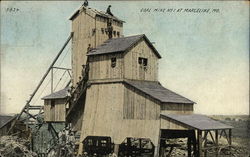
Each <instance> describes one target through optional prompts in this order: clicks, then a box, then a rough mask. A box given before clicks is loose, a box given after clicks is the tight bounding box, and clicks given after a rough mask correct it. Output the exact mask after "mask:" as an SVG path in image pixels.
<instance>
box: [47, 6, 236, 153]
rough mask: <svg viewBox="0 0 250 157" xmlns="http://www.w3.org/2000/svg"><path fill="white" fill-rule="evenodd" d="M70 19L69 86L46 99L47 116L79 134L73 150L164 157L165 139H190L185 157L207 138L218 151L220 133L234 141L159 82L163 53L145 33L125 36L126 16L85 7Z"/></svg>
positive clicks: (203, 149)
mask: <svg viewBox="0 0 250 157" xmlns="http://www.w3.org/2000/svg"><path fill="white" fill-rule="evenodd" d="M70 20H71V21H72V33H71V36H70V39H71V38H72V57H71V58H72V79H71V82H72V87H70V88H69V87H67V88H65V89H63V90H61V91H58V92H55V93H52V94H51V95H48V96H46V97H44V98H43V99H44V100H45V106H44V112H45V122H48V123H52V122H64V121H65V122H66V123H67V124H69V125H68V126H70V127H71V130H72V131H73V132H77V134H79V135H80V138H79V142H78V144H77V145H78V146H77V147H76V148H78V150H77V153H78V155H81V154H85V153H87V154H89V155H95V154H97V156H101V155H107V154H110V153H115V154H117V155H118V156H166V154H165V150H166V148H167V147H171V148H170V152H169V154H171V150H172V149H173V147H175V146H176V144H169V143H167V139H174V138H188V140H187V147H188V151H187V154H186V156H203V155H206V153H207V150H208V149H209V148H207V137H208V136H211V138H212V139H213V144H214V145H213V146H212V147H211V149H215V150H216V151H215V152H216V156H217V155H218V154H219V145H218V134H219V133H220V134H221V135H223V134H225V135H226V137H228V143H229V147H230V146H231V142H232V141H231V129H232V127H231V126H228V125H225V124H221V123H219V122H217V121H214V120H212V119H210V118H208V117H206V116H202V115H197V114H194V113H193V112H194V107H193V106H194V104H195V103H194V102H193V101H191V100H189V99H187V98H185V97H183V96H181V95H179V94H177V93H175V92H173V91H171V90H169V89H167V88H165V87H163V86H162V85H161V83H160V82H159V81H158V63H159V62H158V61H159V59H160V58H161V55H160V53H159V52H158V51H157V50H156V48H155V47H154V45H153V44H152V42H150V40H149V39H148V38H147V36H146V35H145V34H140V35H132V36H126V37H125V36H123V23H124V21H122V20H120V19H118V18H117V17H115V16H113V15H111V14H108V13H104V12H101V11H97V10H95V9H92V8H89V7H85V6H82V7H80V9H78V10H77V11H76V12H75V13H74V14H73V15H72V16H71V17H70ZM67 92H69V93H70V94H68V93H67ZM227 130H228V135H227ZM212 131H214V134H213V133H211V132H212Z"/></svg>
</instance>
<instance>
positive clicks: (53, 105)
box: [51, 100, 56, 109]
mask: <svg viewBox="0 0 250 157" xmlns="http://www.w3.org/2000/svg"><path fill="white" fill-rule="evenodd" d="M55 104H56V103H55V100H51V109H52V108H54V107H55Z"/></svg>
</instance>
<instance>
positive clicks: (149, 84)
mask: <svg viewBox="0 0 250 157" xmlns="http://www.w3.org/2000/svg"><path fill="white" fill-rule="evenodd" d="M125 83H127V84H128V85H130V86H132V87H134V88H136V89H137V90H139V91H141V92H143V93H145V94H147V95H149V96H151V97H152V98H154V99H156V100H158V101H160V102H162V103H183V104H194V103H195V102H193V101H191V100H189V99H187V98H185V97H183V96H181V95H179V94H176V93H175V92H172V91H171V90H169V89H166V88H164V87H163V86H162V85H161V84H160V83H159V82H155V81H135V80H126V81H125Z"/></svg>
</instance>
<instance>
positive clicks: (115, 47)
mask: <svg viewBox="0 0 250 157" xmlns="http://www.w3.org/2000/svg"><path fill="white" fill-rule="evenodd" d="M142 39H144V40H145V41H146V43H147V44H148V45H149V47H150V48H152V50H153V52H154V53H155V55H156V56H157V57H158V58H161V55H160V54H159V52H158V51H157V50H156V49H155V47H154V46H153V45H152V43H151V42H150V41H149V39H148V38H147V37H146V35H144V34H141V35H135V36H128V37H121V38H111V39H108V40H106V41H105V42H104V43H103V44H101V45H100V46H97V48H95V49H93V50H92V51H90V52H89V53H88V54H87V55H88V56H93V55H100V54H109V53H121V52H125V51H127V50H129V49H130V48H132V47H133V46H134V45H136V44H137V43H139V41H141V40H142Z"/></svg>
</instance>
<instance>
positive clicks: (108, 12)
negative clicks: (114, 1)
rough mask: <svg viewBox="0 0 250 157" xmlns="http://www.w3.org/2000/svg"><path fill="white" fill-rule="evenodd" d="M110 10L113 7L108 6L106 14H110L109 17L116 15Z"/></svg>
mask: <svg viewBox="0 0 250 157" xmlns="http://www.w3.org/2000/svg"><path fill="white" fill-rule="evenodd" d="M110 8H111V5H109V6H108V8H107V11H106V13H107V14H109V15H111V16H114V15H113V14H112V13H111V10H110Z"/></svg>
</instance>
